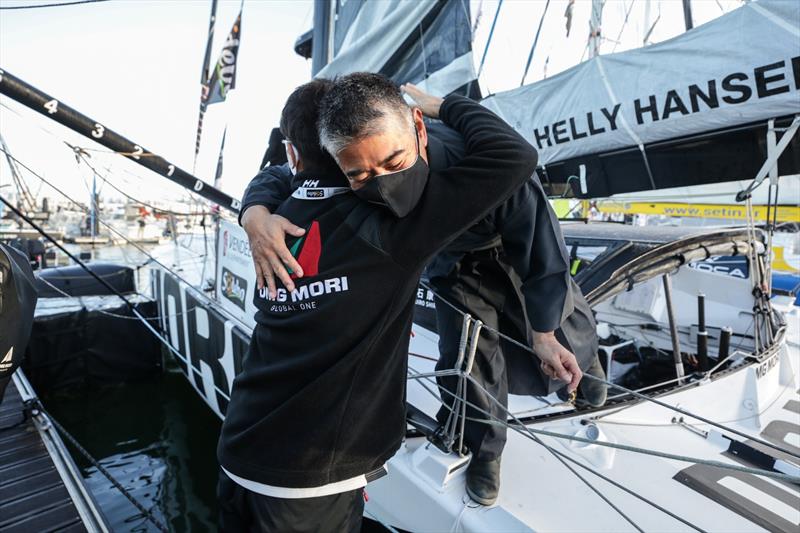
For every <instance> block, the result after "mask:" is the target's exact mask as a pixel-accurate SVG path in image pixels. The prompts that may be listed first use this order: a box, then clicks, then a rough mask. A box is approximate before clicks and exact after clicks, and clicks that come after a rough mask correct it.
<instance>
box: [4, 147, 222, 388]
mask: <svg viewBox="0 0 800 533" xmlns="http://www.w3.org/2000/svg"><path fill="white" fill-rule="evenodd" d="M12 157H13V156H12ZM20 164H21V165H23V166H25V165H24V164H23V163H20ZM0 203H3V204H5V205H6V206H7V207H8V208H9V209H10V210H11V211H13V212H14V214H16V215H17V216H18V217H20V218H21V219H22V220H24V221H25V222H27V223H28V225H30V226H31V227H32V228H33V229H35V230H36V231H37V232H39V233H40V234H41V235H42V237H44V238H45V239H47V240H48V241H50V242H51V243H52V244H53V245H54V246H56V248H58V249H59V250H61V251H62V252H64V254H66V255H67V257H69V258H70V259H72V260H73V261H74V262H75V263H76V264H77V265H78V266H79V267H81V268H82V269H84V270H85V271H86V272H87V273H89V275H90V276H92V277H93V278H94V279H96V280H97V281H99V282H100V284H101V285H103V286H104V287H105V288H106V289H108V290H110V291H111V292H112V293H114V294H115V295H116V296H117V297H119V298H120V299H121V300H122V301H123V302H125V304H126V305H127V306H128V308H129V309H130V310H131V312H132V313H133V314H134V315H136V316H137V317H139V319H140V321H141V322H142V324H144V325H145V327H146V328H147V329H148V330H149V331H150V333H152V334H153V335H154V336H155V337H156V338H157V339H158V340H160V341H161V342H162V344H164V346H166V348H167V349H168V350H169V351H170V352H172V353H173V354H174V355H175V357H177V358H178V360H179V361H181V362H183V364H185V365H186V368H187V369H190V370H192V371H193V372H194V373H195V374H196V375H197V376H198V377H199V378H200V379H202V378H203V375H202V373H201V372H200V370H199V369H197V368H195V366H194V365H193V364H192V362H191V361H189V360H188V359H187V358H186V357H185V356H184V355H183V354H181V353H180V352H179V351H178V350H177V349H175V348H174V347H173V346H172V344H171V343H170V342H169V341H168V340H167V339H165V338H164V336H163V335H162V334H161V333H159V332H158V330H156V329H155V328H154V327H153V326H152V325H151V324H150V323H149V322H148V321H147V319H146V318H145V317H144V316H143V315H142V314H141V313H140V312H139V310H138V309H137V308H136V306H135V305H134V304H133V302H131V301H130V300H128V299H127V298H126V297H125V296H124V295H123V294H121V293H120V292H119V291H118V290H117V289H116V288H114V287H113V286H112V285H111V284H110V283H108V282H107V281H106V280H105V279H103V278H102V277H100V276H99V275H97V274H96V273H95V272H94V271H92V269H90V268H89V267H88V266H86V264H85V263H84V262H83V261H81V260H80V259H78V257H76V256H75V255H73V254H72V253H70V251H69V250H67V249H66V248H65V247H64V246H63V245H62V244H61V243H59V242H58V241H57V240H56V239H54V238H53V237H52V236H51V235H50V234H49V233H47V232H46V231H45V230H44V229H42V228H41V227H40V226H39V225H38V224H36V223H35V222H34V221H33V220H31V219H30V218H29V217H28V216H27V215H25V214H24V213H22V212H21V211H20V210H19V209H17V208H16V207H14V206H13V205H12V204H11V202H9V201H8V200H7V199H6V198H5V197H4V196H3V195H0ZM152 260H153V261H154V262H156V263H158V260H157V259H155V258H152ZM159 264H160V263H159ZM162 266H163V265H162ZM164 268H165V270H168V271H170V272H172V271H171V270H170V269H169V268H167V267H166V266H164ZM172 274H173V275H174V276H175V277H176V278H177V279H180V280H181V281H183V282H184V283H186V285H187V288H189V289H191V290H194V291H195V292H197V293H198V294H201V295H202V296H203V298H204V299H206V298H207V297H206V295H205V294H203V292H202V291H200V290H198V289H196V288H195V287H193V286H192V285H189V283H188V282H187V281H186V280H184V279H183V278H181V277H180V276H179V275H178V274H175V273H174V272H172ZM195 307H196V306H195ZM187 312H188V311H187ZM213 388H214V390H215V391H216V392H217V393H218V394H219V395H220V396H221V397H222V398H224V399H225V400H226V401H230V395H229V394H228V393H226V392H225V391H223V390H222V389H220V388H219V387H218V386H217V384H216V383H214V385H213Z"/></svg>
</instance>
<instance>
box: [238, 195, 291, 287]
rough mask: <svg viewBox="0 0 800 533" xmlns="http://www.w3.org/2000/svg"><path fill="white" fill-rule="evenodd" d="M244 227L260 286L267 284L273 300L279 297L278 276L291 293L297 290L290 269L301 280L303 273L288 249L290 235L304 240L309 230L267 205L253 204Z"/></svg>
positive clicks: (244, 217) (244, 218)
mask: <svg viewBox="0 0 800 533" xmlns="http://www.w3.org/2000/svg"><path fill="white" fill-rule="evenodd" d="M242 227H243V228H244V231H245V232H246V233H247V239H248V240H249V241H250V251H251V252H252V254H253V266H254V267H255V269H256V285H257V286H258V288H259V289H262V288H263V287H264V282H265V281H266V284H267V288H268V289H269V293H270V296H271V297H273V298H274V297H275V291H276V285H275V277H276V276H277V277H278V278H279V279H280V280H281V281H282V282H283V285H284V286H285V287H286V289H287V290H289V291H293V290H294V282H293V281H292V278H291V277H290V276H289V272H288V271H287V267H288V268H290V269H291V270H292V272H294V273H295V275H296V276H297V277H302V276H303V270H302V269H301V268H300V265H299V264H298V263H297V261H295V259H294V257H292V254H291V252H290V251H289V249H288V248H287V247H286V240H285V239H286V235H292V236H294V237H301V236H302V235H303V234H304V233H305V230H304V229H303V228H299V227H297V226H295V225H294V224H292V223H291V222H289V221H288V220H286V219H285V218H283V217H282V216H280V215H273V214H271V213H270V212H269V209H267V208H266V207H264V206H261V205H252V206H250V207H248V208H247V210H246V211H245V212H244V213H243V214H242Z"/></svg>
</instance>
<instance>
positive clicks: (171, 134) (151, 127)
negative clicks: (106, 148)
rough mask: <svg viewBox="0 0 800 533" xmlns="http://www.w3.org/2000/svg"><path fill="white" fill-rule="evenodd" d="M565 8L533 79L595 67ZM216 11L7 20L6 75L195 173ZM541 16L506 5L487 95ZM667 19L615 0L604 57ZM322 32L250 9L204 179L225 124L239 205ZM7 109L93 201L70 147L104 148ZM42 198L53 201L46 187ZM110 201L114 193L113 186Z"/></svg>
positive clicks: (278, 1) (158, 8) (67, 181)
mask: <svg viewBox="0 0 800 533" xmlns="http://www.w3.org/2000/svg"><path fill="white" fill-rule="evenodd" d="M49 1H62V0H33V1H27V2H24V1H22V0H0V6H13V5H20V4H36V3H48V2H49ZM375 1H382V0H375ZM452 1H461V0H452ZM632 2H633V4H632ZM567 3H568V2H567V0H552V1H551V3H550V6H549V8H548V10H547V13H546V15H545V18H544V24H543V29H542V34H541V36H540V39H539V45H538V47H537V50H536V53H535V54H534V60H533V63H532V66H531V69H530V72H529V74H528V77H527V79H526V82H528V83H530V82H533V81H536V80H537V79H541V78H543V77H545V75H546V76H552V75H554V74H556V73H558V72H560V71H562V70H564V69H566V68H569V67H570V66H573V65H575V64H576V63H578V62H579V61H580V60H581V58H583V59H586V57H587V55H586V52H585V50H586V42H587V36H588V24H589V13H590V9H591V2H590V1H589V0H577V2H576V3H575V7H574V11H573V22H572V31H571V33H570V36H569V37H567V36H566V31H565V21H566V19H565V17H564V13H565V9H566V6H567ZM210 4H211V2H210V1H209V0H157V1H156V0H113V1H110V2H103V3H97V4H86V5H78V6H65V7H58V8H47V9H27V10H4V11H0V68H2V69H4V70H6V71H8V72H10V73H12V74H14V75H16V76H18V77H20V78H22V79H23V80H25V81H27V82H28V83H31V84H32V85H34V86H36V87H38V88H39V89H41V90H43V91H45V92H46V93H48V94H50V95H51V96H53V97H56V98H58V99H60V100H62V101H63V102H65V103H67V104H69V105H71V106H72V107H74V108H76V109H77V110H79V111H81V112H82V113H84V114H86V115H88V116H89V117H91V118H93V119H95V120H97V121H99V122H102V123H103V124H105V125H107V126H108V127H109V128H112V129H114V130H116V131H117V132H119V133H120V134H122V135H125V136H126V137H128V138H129V139H131V140H132V141H134V142H137V143H139V144H141V145H142V146H144V147H145V148H146V149H148V150H150V151H153V152H155V153H158V154H160V155H163V156H164V157H166V158H167V159H169V160H171V161H174V162H176V163H177V164H178V165H179V166H181V167H182V168H184V169H185V170H188V171H191V170H192V162H193V155H194V141H195V131H196V126H197V112H198V101H199V91H200V88H199V81H200V79H199V78H200V70H201V65H202V60H203V53H204V50H205V39H206V34H207V29H208V17H209V12H210ZM239 5H240V2H239V0H230V1H229V0H220V5H219V8H218V14H217V15H218V16H217V26H216V38H215V43H214V48H213V51H212V62H213V61H216V58H217V57H218V54H219V50H220V48H221V47H222V42H223V41H224V39H225V37H226V35H227V34H228V32H229V31H230V28H231V25H232V23H233V21H234V19H235V17H236V15H237V13H238V11H239ZM692 5H693V10H694V16H695V23H696V24H700V23H702V22H706V21H708V20H711V19H713V18H716V17H717V16H719V15H721V14H722V13H723V12H726V11H729V10H730V9H732V8H735V7H736V6H738V5H741V1H740V0H693V4H692ZM470 8H471V12H472V17H473V19H476V18H477V19H478V24H477V29H476V31H475V35H474V53H475V62H476V67H477V63H478V62H479V61H480V56H481V54H482V53H483V50H484V45H485V44H486V40H487V37H488V33H489V28H490V26H491V22H492V18H493V17H494V14H495V10H496V8H497V0H471V1H470ZM544 8H545V2H544V0H507V1H506V2H505V3H504V5H503V7H502V10H501V12H500V17H499V19H498V25H497V29H496V30H495V36H494V39H493V41H492V44H491V46H490V48H489V54H488V56H487V60H486V67H485V70H484V73H483V75H482V76H481V84H482V87H483V89H484V91H485V92H499V91H502V90H507V89H512V88H514V87H517V86H518V85H519V82H520V77H521V75H522V72H523V69H524V65H525V61H526V60H527V56H528V52H529V49H530V46H531V43H532V42H533V36H534V34H535V32H536V28H537V25H538V24H539V20H540V18H541V17H542V14H543V12H544ZM629 11H630V14H629V15H628V22H627V23H624V19H625V15H626V13H628V12H629ZM648 11H649V13H648ZM656 20H658V22H656V25H655V29H654V30H653V32H652V35H651V42H659V41H661V40H664V39H666V38H670V37H673V36H675V35H678V34H679V33H681V32H682V31H683V15H682V8H681V2H680V0H649V1H648V0H607V1H606V4H605V8H604V12H603V33H604V35H605V36H606V39H607V40H605V41H604V42H603V43H602V45H601V53H611V52H612V51H616V52H619V51H622V50H625V49H629V48H632V47H637V46H641V45H642V38H643V36H644V34H645V33H646V31H647V29H648V28H649V27H650V26H651V25H652V24H653V22H654V21H656ZM311 22H312V2H311V1H310V0H245V4H244V14H243V22H242V40H241V46H240V50H239V53H240V55H239V65H238V73H237V80H236V89H235V90H234V91H232V92H231V93H230V94H229V96H228V100H227V101H226V102H224V103H221V104H216V105H213V106H211V107H210V108H209V112H208V113H207V114H206V121H205V129H204V136H203V144H202V148H201V152H200V159H199V160H198V165H197V172H196V174H197V176H198V177H200V178H202V179H205V180H207V181H212V180H213V173H214V169H215V165H216V159H217V153H218V150H219V143H220V139H221V136H222V131H223V128H224V127H225V125H226V124H227V125H228V134H227V140H226V145H225V156H224V162H225V167H224V174H223V189H224V190H225V191H226V192H228V193H229V194H231V195H233V196H236V197H241V195H242V193H243V191H244V187H245V185H246V184H247V182H248V181H249V180H250V178H251V177H252V176H253V175H254V174H255V173H256V172H257V170H258V165H259V163H260V161H261V157H262V156H263V153H264V150H265V148H266V142H267V138H268V135H269V131H270V129H271V128H272V127H274V126H276V125H277V121H278V117H279V114H280V110H281V108H282V106H283V102H284V100H285V98H286V96H287V95H288V94H289V92H290V91H291V90H292V89H293V88H294V87H295V86H297V85H299V84H301V83H303V82H305V81H307V80H308V79H309V77H310V75H311V65H310V62H308V61H306V60H304V59H302V58H301V57H299V56H297V55H296V54H295V53H294V51H293V44H294V42H295V40H296V39H297V37H298V36H299V35H300V34H301V33H303V32H304V31H306V30H307V29H309V28H310V27H311ZM616 41H619V43H617V42H616ZM545 67H546V69H545ZM0 104H3V105H4V106H8V107H10V108H12V109H13V110H14V111H16V113H19V114H20V115H21V117H20V116H19V115H17V114H16V113H15V112H12V111H9V110H8V109H7V108H6V107H0V132H1V133H2V134H3V135H4V137H5V139H6V142H7V143H8V144H9V147H10V149H11V150H12V152H13V153H14V154H15V156H16V157H18V158H19V159H20V160H22V161H24V162H26V163H27V164H29V165H30V166H31V167H32V168H33V169H34V170H37V171H39V172H42V173H44V174H45V175H46V176H47V177H48V178H49V179H52V180H53V181H54V182H56V183H58V184H59V186H62V187H64V188H65V189H66V190H67V191H68V192H69V193H71V194H73V195H76V196H79V197H80V198H81V199H82V200H84V199H86V198H87V197H88V196H87V189H86V187H87V181H86V180H87V179H90V178H91V175H90V173H89V172H88V170H87V169H86V168H85V167H80V166H78V165H77V164H76V162H75V158H74V157H73V156H72V154H71V152H70V149H69V148H68V147H66V146H65V145H64V144H63V143H62V142H61V141H60V139H65V140H67V141H69V142H72V143H76V144H79V145H80V146H84V147H92V148H99V146H98V145H94V144H93V143H92V142H91V141H89V140H87V139H85V138H83V137H80V136H77V135H74V134H72V133H71V132H70V131H69V130H67V129H66V128H64V127H62V126H60V125H58V124H56V123H53V122H51V121H48V120H47V119H44V118H42V117H40V116H38V115H36V114H34V113H32V112H31V111H29V110H28V109H26V108H24V107H22V106H20V105H19V104H17V103H16V102H14V101H12V100H10V99H9V98H6V97H2V96H0ZM40 128H46V129H47V130H49V131H51V132H53V133H55V134H56V137H53V136H50V135H48V134H47V133H45V132H44V131H42V129H40ZM92 161H94V162H95V163H96V164H97V165H100V166H104V167H108V168H110V169H111V170H112V171H113V174H112V178H111V180H112V183H114V184H116V185H118V186H121V187H123V188H124V189H125V190H126V191H127V192H129V193H130V194H132V195H133V196H136V197H139V198H142V199H155V198H166V197H176V196H183V195H184V193H183V192H182V191H181V190H180V189H179V188H178V187H177V186H174V185H172V184H170V183H168V182H166V181H165V180H163V179H162V178H160V177H158V176H156V175H155V174H153V173H151V172H150V171H148V170H146V169H144V168H142V167H139V166H138V165H135V164H133V163H131V162H128V161H125V160H124V158H122V157H119V156H115V155H111V154H104V153H99V152H93V155H92ZM28 182H29V183H30V184H31V186H32V187H33V189H34V192H36V190H37V189H38V186H39V184H38V182H37V180H36V179H35V178H29V180H28ZM7 183H9V173H8V168H7V165H6V164H5V161H0V185H2V184H7ZM2 190H3V189H0V191H2ZM5 190H7V189H5ZM42 193H43V194H45V195H51V192H50V191H48V190H47V188H46V187H45V188H43V189H42ZM103 193H104V194H108V195H110V196H116V193H114V192H113V191H111V190H110V189H109V188H107V187H106V188H105V190H104V191H103Z"/></svg>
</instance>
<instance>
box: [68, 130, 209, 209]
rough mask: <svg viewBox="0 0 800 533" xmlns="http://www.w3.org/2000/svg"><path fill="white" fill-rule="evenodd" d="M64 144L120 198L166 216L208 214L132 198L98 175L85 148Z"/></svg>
mask: <svg viewBox="0 0 800 533" xmlns="http://www.w3.org/2000/svg"><path fill="white" fill-rule="evenodd" d="M64 144H66V145H67V146H69V147H70V148H71V149H72V150H73V151H74V152H75V157H76V158H80V161H82V162H83V163H85V164H86V166H87V167H89V169H90V170H91V171H92V173H94V175H95V176H97V177H98V178H100V179H101V180H102V181H103V183H105V184H108V186H109V187H111V188H112V189H114V190H115V191H117V192H118V193H120V194H121V195H122V196H124V197H125V198H127V199H128V200H131V201H133V202H136V203H137V204H139V205H142V206H144V207H149V208H150V209H152V210H153V211H157V212H159V213H166V214H168V215H175V216H181V217H197V216H201V215H207V214H209V213H207V212H205V211H202V212H195V213H187V212H181V211H173V210H171V209H164V208H163V207H156V206H154V205H153V204H150V203H147V202H145V201H143V200H139V199H137V198H134V197H133V196H131V195H129V194H128V193H126V192H125V191H123V190H122V189H120V188H119V187H117V186H116V185H114V184H113V183H111V181H110V180H108V179H107V178H106V177H105V176H103V175H102V174H100V172H98V171H97V169H96V168H95V167H94V166H93V165H92V164H91V163H89V160H88V158H87V155H88V154H86V153H85V150H86V148H82V147H80V146H73V145H71V144H69V143H68V142H67V141H64ZM112 153H113V152H112ZM89 157H91V156H89ZM99 194H100V193H99V192H98V196H99Z"/></svg>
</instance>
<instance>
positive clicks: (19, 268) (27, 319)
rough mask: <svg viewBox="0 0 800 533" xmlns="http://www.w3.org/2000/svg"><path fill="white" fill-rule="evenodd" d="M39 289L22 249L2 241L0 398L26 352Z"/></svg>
mask: <svg viewBox="0 0 800 533" xmlns="http://www.w3.org/2000/svg"><path fill="white" fill-rule="evenodd" d="M35 309H36V289H35V288H34V277H33V269H32V268H31V264H30V262H29V261H28V258H27V257H25V255H24V254H23V253H21V252H20V251H19V250H16V249H14V248H12V247H10V246H6V245H5V244H2V243H0V402H2V401H3V395H4V394H5V390H6V386H7V385H8V382H9V381H10V380H11V374H13V373H14V372H15V371H16V370H17V368H18V367H19V365H20V364H22V358H23V356H24V355H25V347H26V346H27V344H28V339H29V338H30V335H31V328H32V327H33V311H34V310H35Z"/></svg>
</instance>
